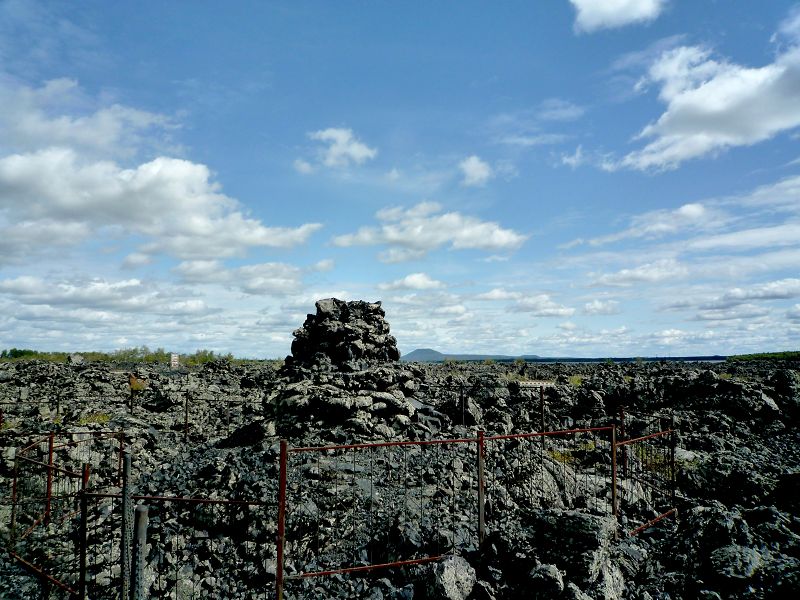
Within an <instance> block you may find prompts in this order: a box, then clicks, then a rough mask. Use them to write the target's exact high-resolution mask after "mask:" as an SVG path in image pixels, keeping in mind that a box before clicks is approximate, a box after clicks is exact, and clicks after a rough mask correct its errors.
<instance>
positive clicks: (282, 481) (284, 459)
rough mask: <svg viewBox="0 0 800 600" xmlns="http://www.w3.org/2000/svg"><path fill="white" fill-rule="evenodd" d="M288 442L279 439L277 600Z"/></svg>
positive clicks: (280, 593)
mask: <svg viewBox="0 0 800 600" xmlns="http://www.w3.org/2000/svg"><path fill="white" fill-rule="evenodd" d="M287 457H288V444H287V442H286V440H281V454H280V461H281V462H280V480H279V484H278V557H277V564H276V565H275V588H276V591H277V595H278V600H283V545H284V540H285V535H286V468H287V464H286V463H287Z"/></svg>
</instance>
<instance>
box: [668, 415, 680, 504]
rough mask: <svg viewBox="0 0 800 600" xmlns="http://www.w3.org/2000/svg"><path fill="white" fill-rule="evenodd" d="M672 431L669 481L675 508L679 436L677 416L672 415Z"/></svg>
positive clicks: (670, 437)
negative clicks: (676, 461) (676, 448)
mask: <svg viewBox="0 0 800 600" xmlns="http://www.w3.org/2000/svg"><path fill="white" fill-rule="evenodd" d="M670 431H671V432H672V433H671V434H670V436H669V479H670V500H671V501H672V505H673V506H675V495H676V493H677V487H678V480H677V473H676V472H675V445H676V444H677V435H676V433H675V414H674V413H673V414H672V415H670Z"/></svg>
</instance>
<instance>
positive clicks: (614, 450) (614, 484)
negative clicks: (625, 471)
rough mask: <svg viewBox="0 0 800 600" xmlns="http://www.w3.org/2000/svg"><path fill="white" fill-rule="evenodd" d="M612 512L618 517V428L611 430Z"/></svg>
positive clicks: (614, 427)
mask: <svg viewBox="0 0 800 600" xmlns="http://www.w3.org/2000/svg"><path fill="white" fill-rule="evenodd" d="M611 512H612V513H613V515H614V517H615V518H616V517H617V516H618V515H617V426H616V425H614V426H613V427H612V428H611Z"/></svg>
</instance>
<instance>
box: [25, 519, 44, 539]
mask: <svg viewBox="0 0 800 600" xmlns="http://www.w3.org/2000/svg"><path fill="white" fill-rule="evenodd" d="M44 516H45V515H44V513H42V515H41V516H40V517H39V518H38V519H36V520H35V521H34V522H33V525H31V526H30V527H28V528H27V529H26V530H25V531H24V532H23V534H22V535H20V536H19V540H20V541H21V540H24V539H25V538H26V537H28V536H29V535H30V534H31V533H33V530H34V529H36V528H37V527H38V526H39V525H41V524H42V523H43V522H44Z"/></svg>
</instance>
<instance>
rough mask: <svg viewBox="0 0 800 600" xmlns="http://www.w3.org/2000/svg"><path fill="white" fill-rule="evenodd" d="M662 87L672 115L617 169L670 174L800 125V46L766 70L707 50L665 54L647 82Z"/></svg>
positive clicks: (650, 128) (647, 131) (649, 130)
mask: <svg viewBox="0 0 800 600" xmlns="http://www.w3.org/2000/svg"><path fill="white" fill-rule="evenodd" d="M651 84H652V85H657V86H659V87H660V89H659V99H660V100H661V101H662V102H663V103H664V104H665V105H666V109H665V111H664V113H663V114H662V115H661V116H660V117H659V118H658V120H656V121H655V122H653V123H650V124H649V125H647V126H646V127H645V128H644V129H643V130H642V131H641V132H640V134H639V136H638V137H639V139H649V140H652V141H650V142H648V143H647V144H646V145H645V147H644V148H642V149H640V150H636V151H634V152H631V153H630V154H628V155H627V156H625V157H624V158H623V159H622V160H621V161H619V162H617V163H613V164H612V163H609V164H608V165H607V166H608V168H609V169H612V170H613V169H616V168H621V167H622V168H631V169H639V170H649V169H654V170H663V169H673V168H676V167H678V166H679V165H680V164H681V163H682V162H684V161H686V160H690V159H693V158H699V157H702V156H707V155H713V154H715V153H719V152H721V151H724V150H726V149H728V148H732V147H736V146H748V145H753V144H756V143H758V142H762V141H764V140H767V139H770V138H772V137H774V136H776V135H777V134H779V133H781V132H784V131H789V130H791V129H794V128H796V127H798V126H800V47H798V45H797V42H796V41H795V42H794V44H793V45H792V46H790V47H789V48H788V49H786V50H785V51H784V52H782V53H781V54H779V55H777V56H776V58H775V60H774V61H773V62H772V63H770V64H767V65H765V66H761V67H748V66H743V65H738V64H734V63H732V62H728V61H726V60H724V59H716V58H714V57H713V55H712V52H711V50H709V49H707V48H703V47H700V46H680V47H678V48H672V49H670V50H667V51H665V52H663V53H662V54H661V55H660V56H659V57H658V59H656V61H655V62H654V63H653V64H652V65H651V66H650V68H649V70H648V73H647V75H646V76H645V77H644V79H642V80H641V81H640V83H639V87H640V88H643V87H646V86H648V85H651Z"/></svg>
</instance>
